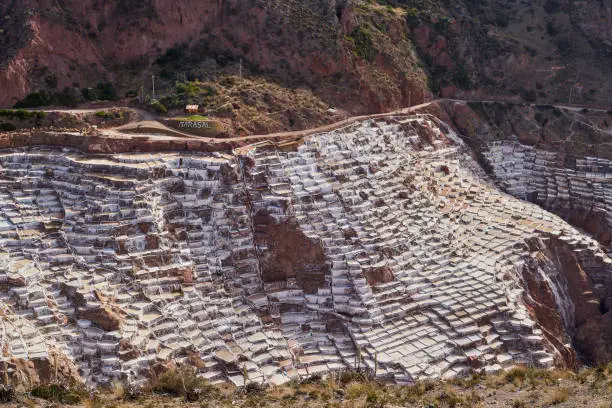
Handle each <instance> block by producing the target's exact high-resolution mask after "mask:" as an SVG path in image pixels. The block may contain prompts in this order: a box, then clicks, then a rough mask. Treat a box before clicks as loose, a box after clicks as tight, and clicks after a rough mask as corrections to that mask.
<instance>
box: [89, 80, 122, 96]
mask: <svg viewBox="0 0 612 408" xmlns="http://www.w3.org/2000/svg"><path fill="white" fill-rule="evenodd" d="M81 94H82V95H83V98H84V99H85V100H87V101H116V100H119V96H118V95H117V90H116V89H115V87H114V85H113V84H111V83H110V82H99V83H98V85H96V87H95V88H83V89H81Z"/></svg>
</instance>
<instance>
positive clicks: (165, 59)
mask: <svg viewBox="0 0 612 408" xmlns="http://www.w3.org/2000/svg"><path fill="white" fill-rule="evenodd" d="M186 49H187V46H186V45H184V44H182V45H177V46H174V47H172V48H168V50H166V53H165V54H164V55H162V56H161V57H159V58H158V59H157V63H158V64H159V65H166V64H169V63H172V62H176V61H178V60H180V59H181V58H182V57H183V55H184V54H185V50H186Z"/></svg>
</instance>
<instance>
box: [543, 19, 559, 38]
mask: <svg viewBox="0 0 612 408" xmlns="http://www.w3.org/2000/svg"><path fill="white" fill-rule="evenodd" d="M546 32H548V35H551V36H555V35H557V34H559V30H557V27H555V24H554V23H553V22H552V21H549V22H548V23H546Z"/></svg>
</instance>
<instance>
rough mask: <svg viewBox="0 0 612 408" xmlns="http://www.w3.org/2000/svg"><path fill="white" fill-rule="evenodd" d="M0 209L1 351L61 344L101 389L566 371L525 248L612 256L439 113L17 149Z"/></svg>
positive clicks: (39, 353)
mask: <svg viewBox="0 0 612 408" xmlns="http://www.w3.org/2000/svg"><path fill="white" fill-rule="evenodd" d="M0 202H1V203H2V205H1V206H0V307H1V308H2V312H1V313H2V314H3V315H4V317H3V319H2V321H1V330H0V343H1V344H0V346H1V347H2V350H4V353H3V355H2V357H1V358H2V359H4V360H7V361H14V360H15V359H24V360H29V359H40V358H46V357H47V356H48V355H49V353H50V350H59V352H60V353H62V354H63V355H64V356H65V358H66V359H68V360H69V361H73V362H74V364H76V365H77V366H78V368H79V369H80V373H81V375H82V377H83V378H84V380H85V381H87V382H88V383H89V384H103V383H108V382H109V381H111V380H112V379H113V378H123V379H126V380H128V381H130V382H132V383H135V384H143V383H144V382H145V381H146V378H147V375H148V371H149V369H150V367H151V366H152V365H153V364H155V363H158V362H163V361H167V360H171V359H172V360H175V361H177V362H184V363H190V364H194V365H196V366H197V367H198V370H199V372H200V373H201V375H203V376H204V377H205V378H207V379H209V380H210V381H212V382H218V381H231V382H233V383H235V384H237V385H242V384H243V383H244V381H245V380H247V381H254V382H266V383H273V384H280V383H284V382H287V381H289V380H290V379H292V378H295V377H307V376H310V375H313V374H317V373H327V372H330V371H334V370H341V369H346V368H350V367H355V366H356V365H365V366H368V367H370V368H372V369H374V368H376V375H377V376H379V377H381V378H386V379H388V380H391V381H395V382H399V383H406V382H410V381H413V380H415V379H422V378H436V377H445V378H447V377H451V376H458V375H463V374H466V373H468V372H469V371H470V369H472V368H474V367H483V368H484V369H485V370H486V371H488V372H493V371H497V370H500V369H502V368H507V367H510V366H513V365H516V364H520V363H528V364H535V365H539V366H543V367H550V366H552V365H553V363H554V359H555V352H554V350H553V348H552V347H551V345H550V344H549V343H548V342H547V341H546V339H545V337H544V335H543V333H542V330H541V328H540V327H539V325H538V324H537V323H536V322H535V321H534V320H532V318H531V317H530V314H529V313H528V310H527V308H526V307H525V306H524V304H523V301H522V292H523V288H522V286H521V284H520V271H521V269H522V267H523V265H524V263H525V262H526V260H528V259H529V257H530V256H531V254H530V251H529V248H528V247H527V246H526V244H525V242H526V240H528V239H532V238H534V237H535V238H539V239H541V240H544V241H545V240H550V239H558V240H562V241H563V242H564V243H565V244H566V245H568V246H570V247H571V248H573V249H574V250H575V251H576V254H577V256H578V257H579V258H580V259H584V260H585V263H586V264H589V263H594V262H596V263H600V264H604V265H605V266H606V268H607V271H608V272H609V271H610V264H611V262H610V259H609V258H608V257H607V255H606V254H605V253H604V252H603V251H602V250H601V248H600V246H599V244H598V243H597V242H596V241H595V240H593V239H592V238H590V237H589V236H587V235H585V234H583V233H581V232H579V231H577V230H576V229H574V228H573V227H571V226H570V225H568V224H567V223H565V222H564V221H563V220H561V219H560V218H559V217H557V216H555V215H552V214H550V213H548V212H546V211H545V210H543V209H541V208H540V207H538V206H536V205H533V204H530V203H527V202H523V201H520V200H518V199H515V198H513V197H512V196H510V195H507V194H505V193H502V192H501V191H500V190H498V189H497V188H496V187H495V186H494V184H493V183H492V182H491V180H489V179H488V178H487V176H486V175H485V174H484V173H483V171H482V170H481V169H480V168H479V167H478V165H477V164H476V162H475V161H474V160H473V159H472V158H471V157H470V155H469V154H468V152H467V151H466V149H465V148H464V146H463V145H462V144H461V142H460V140H459V139H458V138H457V137H456V135H454V133H453V132H452V131H451V130H450V129H449V128H448V127H447V126H446V125H444V124H443V123H440V122H439V121H438V120H437V119H435V118H433V117H430V116H405V117H396V118H389V119H385V120H379V121H372V120H369V121H364V122H361V123H357V124H354V125H351V126H349V127H346V128H342V129H337V130H335V131H332V132H329V133H325V134H319V135H314V136H311V137H308V138H306V139H304V140H303V141H302V142H301V143H300V144H299V145H297V146H293V147H290V146H289V147H287V146H278V145H275V144H273V143H259V144H255V145H251V146H249V147H247V148H243V149H240V151H236V152H234V154H220V153H215V154H195V153H194V154H188V153H180V154H179V153H171V154H164V153H159V154H118V155H85V154H83V153H79V152H76V151H70V150H67V149H64V150H59V149H46V148H42V147H40V148H34V147H33V148H29V149H25V150H19V151H17V150H8V151H7V150H5V151H3V152H2V153H1V155H0ZM280 232H282V233H284V234H287V239H286V241H290V240H291V239H293V240H294V241H295V242H296V244H295V245H291V243H290V242H283V240H285V237H284V236H280V237H279V236H277V235H278V234H279V233H280ZM281 250H283V251H289V253H283V254H279V252H280V251H281ZM291 251H294V252H293V253H291ZM300 253H302V254H300ZM304 254H306V255H308V254H314V255H312V256H305V255H304ZM275 257H276V258H275ZM294 258H295V259H298V258H299V259H300V261H299V263H297V261H294ZM311 258H317V259H316V260H313V259H311ZM270 259H272V260H275V259H282V260H283V262H285V263H283V264H281V267H278V265H277V266H276V269H274V265H273V266H271V265H269V262H268V261H269V260H270ZM292 262H293V263H292ZM288 270H291V273H289V272H287V271H288Z"/></svg>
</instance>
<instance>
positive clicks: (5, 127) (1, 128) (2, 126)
mask: <svg viewBox="0 0 612 408" xmlns="http://www.w3.org/2000/svg"><path fill="white" fill-rule="evenodd" d="M13 130H17V128H16V127H15V126H14V125H12V124H10V123H1V122H0V132H12V131H13ZM0 400H1V398H0Z"/></svg>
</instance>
